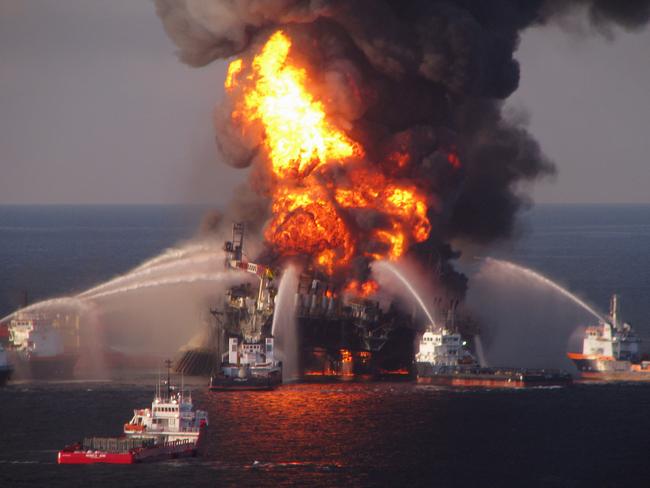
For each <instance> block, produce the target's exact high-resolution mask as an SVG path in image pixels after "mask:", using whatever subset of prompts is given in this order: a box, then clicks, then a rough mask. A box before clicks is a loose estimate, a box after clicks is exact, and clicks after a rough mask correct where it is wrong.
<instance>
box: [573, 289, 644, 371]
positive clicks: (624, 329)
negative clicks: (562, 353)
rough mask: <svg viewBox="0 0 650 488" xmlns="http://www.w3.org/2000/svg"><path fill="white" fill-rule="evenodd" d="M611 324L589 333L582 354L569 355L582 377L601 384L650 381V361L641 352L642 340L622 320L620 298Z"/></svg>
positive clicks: (604, 322) (612, 303) (613, 307)
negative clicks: (604, 382) (607, 382)
mask: <svg viewBox="0 0 650 488" xmlns="http://www.w3.org/2000/svg"><path fill="white" fill-rule="evenodd" d="M609 308H610V310H609V317H608V320H602V321H601V322H600V323H599V324H598V325H592V326H590V327H587V329H586V330H585V336H584V339H583V341H582V353H578V352H570V353H568V354H567V356H568V358H569V359H571V360H572V361H573V362H574V363H575V365H576V367H577V368H578V370H579V371H580V377H581V378H582V379H586V380H598V381H650V361H647V360H643V359H642V357H641V354H640V352H639V346H640V344H641V339H639V338H638V337H637V336H636V334H635V333H634V329H632V326H630V324H627V323H624V322H623V321H622V320H621V311H620V301H619V297H618V295H613V296H612V298H611V300H610V307H609Z"/></svg>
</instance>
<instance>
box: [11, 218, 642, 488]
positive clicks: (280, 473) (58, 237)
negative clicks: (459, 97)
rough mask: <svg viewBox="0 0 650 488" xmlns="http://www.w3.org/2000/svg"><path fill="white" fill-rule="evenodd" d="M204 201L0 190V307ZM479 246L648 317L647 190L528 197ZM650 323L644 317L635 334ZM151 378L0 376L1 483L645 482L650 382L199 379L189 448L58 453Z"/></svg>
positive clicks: (78, 286) (165, 239)
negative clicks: (147, 460) (515, 385)
mask: <svg viewBox="0 0 650 488" xmlns="http://www.w3.org/2000/svg"><path fill="white" fill-rule="evenodd" d="M201 213H202V209H198V208H178V207H93V208H78V207H54V208H49V207H28V208H26V207H0V313H2V314H4V313H6V312H9V311H11V310H13V308H14V307H15V306H16V305H18V304H19V303H20V296H21V292H22V291H23V290H28V291H29V293H30V296H31V297H33V298H34V299H38V298H45V297H50V296H55V295H61V294H66V293H70V292H72V291H78V290H82V289H84V288H86V287H88V286H90V285H93V284H95V283H97V282H100V281H102V280H105V279H107V278H110V277H111V276H114V275H116V274H119V273H120V272H123V271H125V270H127V269H128V268H130V267H132V266H134V265H137V264H138V263H139V262H141V261H142V260H144V259H146V258H149V257H151V256H152V255H154V254H156V253H157V252H159V251H160V250H162V249H164V248H165V247H167V246H169V245H171V244H173V243H174V242H176V241H177V240H179V239H184V238H188V237H190V236H191V235H192V234H193V233H194V231H195V229H196V227H197V225H198V222H199V221H200V218H201ZM522 226H523V228H524V229H525V230H526V232H525V233H524V234H523V235H522V237H521V239H520V240H519V241H517V242H516V243H515V244H512V245H508V246H504V247H503V246H502V247H501V248H499V249H494V250H493V251H492V252H491V254H493V255H497V256H500V257H503V258H507V259H510V260H513V261H516V262H518V263H521V264H524V265H527V266H531V267H533V268H535V269H536V270H538V271H541V272H543V273H545V274H547V275H548V276H550V277H552V278H554V279H557V280H558V281H560V282H562V283H563V284H565V285H568V286H569V288H570V289H571V290H572V291H576V292H578V293H579V294H580V295H581V296H582V297H583V298H587V299H588V300H589V301H590V302H592V303H594V304H595V305H596V306H598V307H599V308H601V309H606V308H607V303H608V298H609V295H610V294H611V293H612V292H613V291H616V292H619V293H621V295H622V297H623V300H624V301H623V307H624V313H625V317H626V319H628V320H629V321H630V322H632V323H633V324H634V325H635V327H636V328H637V329H638V330H639V331H640V332H641V333H642V335H643V333H645V334H648V333H649V332H650V301H649V300H648V296H650V251H649V249H650V206H541V207H537V208H536V209H535V210H534V211H533V212H531V213H529V214H527V215H526V216H524V219H523V220H522ZM648 335H650V334H648ZM154 383H155V378H153V377H150V376H137V375H136V376H133V377H126V379H122V380H112V381H93V382H90V381H69V382H59V383H39V382H17V383H12V384H10V385H9V386H8V387H7V388H4V389H0V405H1V406H2V408H1V409H0V487H4V486H30V487H40V486H66V487H69V486H93V487H94V486H106V487H113V486H344V485H348V486H391V487H392V486H436V487H456V486H459V487H460V486H462V487H474V486H476V487H500V486H516V487H583V486H584V487H587V486H588V487H590V488H593V487H627V486H634V487H639V486H650V464H649V463H648V462H647V452H648V451H647V448H648V440H647V439H648V432H650V415H648V411H649V407H650V384H649V385H643V384H640V385H635V384H611V385H593V384H592V385H587V384H581V385H576V386H574V387H571V388H541V389H530V390H525V391H508V390H490V391H487V390H451V389H444V388H432V387H422V386H417V385H414V384H409V383H353V384H327V385H289V386H284V387H282V388H280V389H278V390H276V391H273V392H265V393H241V392H239V393H221V394H211V393H209V392H207V391H206V389H205V385H204V384H203V382H201V381H200V380H199V381H198V382H195V383H194V385H193V389H194V399H195V403H196V404H197V405H198V406H199V407H200V408H205V409H207V410H208V411H209V414H210V420H211V427H210V431H209V436H208V439H207V443H206V446H205V450H204V455H203V456H202V457H200V458H197V459H192V460H184V461H173V462H171V461H170V462H164V463H158V464H152V465H137V466H58V465H56V464H55V461H56V451H57V449H59V448H61V447H62V446H64V445H65V444H67V443H70V442H73V441H76V440H78V439H80V438H82V437H83V436H85V435H93V434H94V435H97V436H99V435H117V434H118V433H119V432H120V430H121V425H122V424H123V423H124V422H125V421H126V420H128V419H129V418H130V416H131V409H132V408H136V407H142V406H144V405H146V404H147V403H148V402H150V401H151V396H152V393H153V388H154Z"/></svg>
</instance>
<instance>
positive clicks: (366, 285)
mask: <svg viewBox="0 0 650 488" xmlns="http://www.w3.org/2000/svg"><path fill="white" fill-rule="evenodd" d="M377 291H379V284H378V283H377V282H376V281H375V280H368V281H364V282H363V283H359V282H358V281H357V280H350V281H349V282H348V284H347V286H346V287H345V292H346V293H349V294H351V295H356V296H358V297H361V298H368V297H369V296H372V295H374V294H375V293H377Z"/></svg>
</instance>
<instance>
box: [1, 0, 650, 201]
mask: <svg viewBox="0 0 650 488" xmlns="http://www.w3.org/2000/svg"><path fill="white" fill-rule="evenodd" d="M614 34H615V35H614V36H613V38H608V37H607V36H604V35H601V34H596V35H588V34H586V33H585V34H584V35H579V34H575V33H574V34H568V33H567V31H566V30H562V29H560V28H558V27H557V26H551V27H543V28H535V29H531V30H528V31H526V32H525V33H524V36H523V39H522V43H521V46H520V48H519V50H518V52H517V58H518V59H519V61H520V63H521V71H522V77H521V86H520V88H519V90H518V91H517V92H515V93H514V94H513V95H512V96H511V97H510V99H509V100H508V101H507V107H508V111H509V112H511V113H512V114H514V116H518V117H521V116H522V114H523V115H524V116H525V117H527V118H528V119H529V130H530V131H531V132H532V133H533V134H534V135H535V137H536V138H537V139H538V140H539V141H540V143H541V146H542V148H543V150H544V151H545V153H546V154H547V155H548V156H549V157H550V158H551V159H553V160H554V161H555V162H556V164H557V167H558V174H557V176H556V177H555V178H553V179H549V180H544V181H541V182H537V183H536V184H535V185H533V186H532V187H529V188H522V191H528V192H530V193H531V194H532V196H533V198H534V200H535V201H536V202H538V203H650V30H649V29H646V30H645V31H642V32H639V33H626V32H622V31H616V32H615V33H614ZM174 53H175V48H174V46H173V45H172V43H171V41H170V40H169V39H168V38H167V36H166V35H165V33H164V30H163V28H162V25H161V23H160V21H159V19H158V17H157V16H156V14H155V8H154V5H153V3H152V2H150V1H148V0H110V1H107V0H0V204H107V203H109V204H113V203H118V204H126V203H129V204H131V203H142V204H158V203H165V204H176V203H201V204H210V205H214V206H221V205H225V204H226V203H227V201H228V200H229V199H230V197H231V195H232V193H233V191H234V188H235V187H236V185H237V183H238V182H240V181H242V180H244V179H245V178H246V172H245V171H242V170H236V169H233V168H230V167H228V166H227V165H225V164H223V163H222V162H221V161H220V160H219V155H218V154H217V150H216V147H215V144H214V134H213V129H212V110H213V107H214V105H215V104H217V103H219V100H220V99H221V97H222V96H223V89H222V84H223V78H224V73H225V64H224V63H223V62H215V63H213V64H212V65H210V66H208V67H205V68H200V69H196V68H189V67H187V66H185V65H183V64H182V63H180V62H179V61H178V60H177V58H176V56H175V54H174Z"/></svg>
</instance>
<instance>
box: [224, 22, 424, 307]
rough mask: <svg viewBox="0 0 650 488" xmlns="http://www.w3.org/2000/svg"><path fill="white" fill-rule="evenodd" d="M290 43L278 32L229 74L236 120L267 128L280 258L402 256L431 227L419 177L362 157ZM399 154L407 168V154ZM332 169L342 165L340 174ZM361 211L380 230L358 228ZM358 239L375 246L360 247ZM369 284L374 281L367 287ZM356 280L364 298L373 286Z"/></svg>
mask: <svg viewBox="0 0 650 488" xmlns="http://www.w3.org/2000/svg"><path fill="white" fill-rule="evenodd" d="M291 48H292V41H291V39H290V38H289V37H288V36H287V34H286V33H285V32H283V31H277V32H275V33H274V34H273V35H272V36H271V37H270V38H269V40H268V41H267V42H266V44H264V46H263V47H262V48H261V50H260V51H259V52H258V53H257V55H256V56H254V58H253V60H252V62H250V63H247V62H245V61H244V60H243V59H236V60H234V61H233V62H231V63H230V65H229V67H228V72H227V75H226V80H225V88H226V90H227V91H228V92H229V93H230V94H231V95H232V96H234V97H235V100H236V108H235V110H234V111H233V114H232V116H233V119H235V120H236V121H237V122H239V123H241V124H242V126H243V128H252V127H258V128H261V133H262V134H263V141H262V147H263V148H264V154H265V155H266V156H267V158H268V162H269V170H270V173H271V175H272V176H273V178H272V181H271V183H270V185H271V188H270V194H271V197H272V212H273V217H272V219H271V221H270V222H269V224H268V225H267V227H266V229H265V232H264V236H265V239H266V240H267V242H269V243H270V244H271V245H272V247H273V249H274V250H275V251H276V252H277V253H279V254H281V255H308V256H310V257H311V260H312V264H313V265H314V266H316V267H318V268H320V269H322V270H323V271H325V272H326V273H328V274H333V273H335V272H336V270H337V269H342V268H345V267H347V266H349V265H350V262H351V260H352V258H353V257H354V256H355V255H357V254H362V255H364V256H366V257H368V258H371V259H398V258H399V257H401V256H402V255H403V254H404V253H405V252H406V251H407V249H408V247H409V246H410V244H412V243H413V242H422V241H424V240H426V239H427V238H428V236H429V233H430V232H431V225H430V223H429V220H428V218H427V203H426V197H425V195H424V194H423V193H422V191H421V190H420V189H418V188H417V186H416V185H415V184H413V183H411V182H399V181H394V180H391V179H389V178H388V177H386V176H384V175H383V174H382V173H380V172H379V170H378V169H376V168H375V167H374V166H373V165H372V163H370V162H368V161H366V160H364V159H363V158H364V157H365V152H364V150H363V148H362V146H361V145H360V144H359V143H358V142H356V141H354V140H353V139H352V138H351V137H349V136H348V135H347V134H346V133H345V132H344V131H343V130H342V129H341V128H340V127H338V126H337V125H336V124H335V123H334V121H333V120H332V118H331V117H330V116H329V115H328V113H327V107H326V105H325V104H324V102H323V101H322V100H319V99H317V97H316V96H315V95H314V94H313V93H312V92H310V90H309V89H308V87H309V86H310V78H309V74H308V71H307V69H306V68H304V67H301V66H298V65H297V64H296V63H295V61H294V60H293V59H292V58H291ZM394 158H395V162H396V164H397V165H398V166H400V167H403V166H406V164H407V163H408V158H409V156H408V154H395V156H394ZM352 161H354V164H349V163H350V162H352ZM334 167H338V168H339V169H338V170H336V172H337V174H338V176H336V180H335V175H334V174H333V173H334V171H333V170H334ZM342 174H343V175H345V176H346V177H344V178H341V175H342ZM341 181H344V182H345V183H341ZM357 209H366V210H372V211H375V212H377V213H379V214H381V215H382V218H381V219H379V221H381V222H382V224H381V228H377V229H373V230H371V231H365V233H363V232H361V233H360V232H355V233H354V234H353V232H352V230H351V227H350V222H353V221H354V217H353V214H350V212H354V211H355V210H357ZM373 243H374V244H373ZM360 246H364V247H363V248H364V249H365V248H366V247H368V246H370V247H371V248H373V250H372V251H362V252H359V248H360ZM373 246H374V247H373ZM369 283H374V282H366V283H364V284H363V285H364V286H370V285H369ZM357 286H359V290H358V291H359V293H358V294H365V296H367V294H370V293H371V292H374V291H376V289H375V290H374V291H372V290H370V289H368V290H365V291H364V290H362V289H361V288H362V286H360V285H358V284H357ZM373 286H375V287H376V283H374V285H373Z"/></svg>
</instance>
